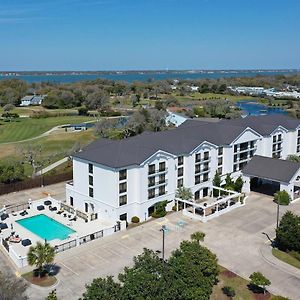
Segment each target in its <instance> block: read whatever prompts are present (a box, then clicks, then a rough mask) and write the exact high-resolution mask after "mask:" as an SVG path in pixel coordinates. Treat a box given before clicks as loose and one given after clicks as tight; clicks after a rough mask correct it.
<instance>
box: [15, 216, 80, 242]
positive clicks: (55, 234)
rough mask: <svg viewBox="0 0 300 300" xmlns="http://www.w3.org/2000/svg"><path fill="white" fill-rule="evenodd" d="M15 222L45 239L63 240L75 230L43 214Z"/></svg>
mask: <svg viewBox="0 0 300 300" xmlns="http://www.w3.org/2000/svg"><path fill="white" fill-rule="evenodd" d="M16 222H17V223H18V224H20V225H21V226H23V227H25V228H26V229H27V230H29V231H31V232H32V233H34V234H36V235H37V236H39V237H40V238H41V239H43V240H47V241H52V240H55V239H59V240H64V239H66V238H68V237H69V235H70V234H72V233H74V232H76V231H75V230H73V229H71V228H69V227H67V226H65V225H63V224H61V223H59V222H57V221H55V220H54V219H52V218H49V217H48V216H46V215H44V214H41V215H36V216H33V217H29V218H26V219H22V220H18V221H16Z"/></svg>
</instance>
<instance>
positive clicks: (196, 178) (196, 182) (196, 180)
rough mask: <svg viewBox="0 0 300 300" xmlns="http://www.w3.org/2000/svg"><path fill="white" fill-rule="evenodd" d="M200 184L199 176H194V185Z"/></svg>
mask: <svg viewBox="0 0 300 300" xmlns="http://www.w3.org/2000/svg"><path fill="white" fill-rule="evenodd" d="M199 183H200V175H197V176H195V184H199Z"/></svg>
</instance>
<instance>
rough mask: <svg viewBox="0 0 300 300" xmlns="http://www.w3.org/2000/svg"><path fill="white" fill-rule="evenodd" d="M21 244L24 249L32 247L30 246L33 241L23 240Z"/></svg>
mask: <svg viewBox="0 0 300 300" xmlns="http://www.w3.org/2000/svg"><path fill="white" fill-rule="evenodd" d="M21 244H22V245H23V246H24V247H26V246H30V245H31V240H30V239H25V240H22V242H21Z"/></svg>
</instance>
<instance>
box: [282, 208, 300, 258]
mask: <svg viewBox="0 0 300 300" xmlns="http://www.w3.org/2000/svg"><path fill="white" fill-rule="evenodd" d="M276 246H277V247H278V248H279V249H280V250H283V251H287V250H288V251H293V250H294V251H296V252H300V216H298V215H296V214H294V213H292V212H291V211H287V212H286V213H285V214H284V215H283V217H282V218H281V220H280V223H279V226H278V228H277V229H276Z"/></svg>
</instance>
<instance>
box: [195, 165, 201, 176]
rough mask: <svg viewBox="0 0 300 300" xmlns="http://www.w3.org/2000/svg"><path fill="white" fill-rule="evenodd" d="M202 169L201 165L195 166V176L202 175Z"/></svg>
mask: <svg viewBox="0 0 300 300" xmlns="http://www.w3.org/2000/svg"><path fill="white" fill-rule="evenodd" d="M200 167H201V165H196V166H195V174H197V173H200V169H201V168H200Z"/></svg>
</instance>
